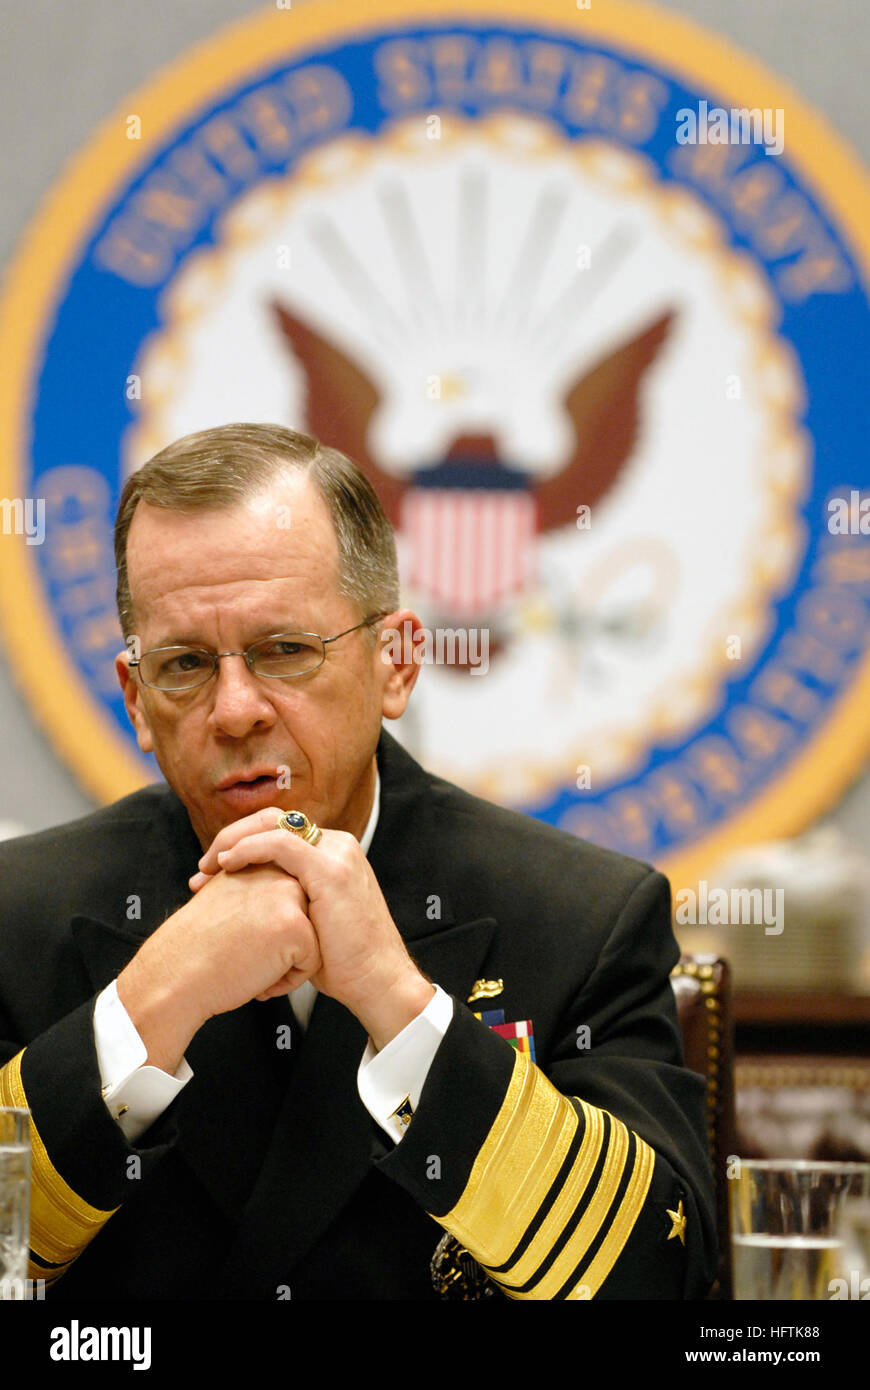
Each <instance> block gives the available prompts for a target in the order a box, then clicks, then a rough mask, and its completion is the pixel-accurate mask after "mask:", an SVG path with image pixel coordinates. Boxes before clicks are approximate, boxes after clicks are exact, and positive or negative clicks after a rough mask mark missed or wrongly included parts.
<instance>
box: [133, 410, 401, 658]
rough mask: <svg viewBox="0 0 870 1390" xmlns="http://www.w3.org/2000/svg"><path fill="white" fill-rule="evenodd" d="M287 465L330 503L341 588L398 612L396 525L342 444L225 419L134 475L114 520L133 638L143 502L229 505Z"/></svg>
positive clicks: (175, 506) (364, 607)
mask: <svg viewBox="0 0 870 1390" xmlns="http://www.w3.org/2000/svg"><path fill="white" fill-rule="evenodd" d="M287 469H298V470H300V471H302V472H304V473H306V474H307V475H308V477H310V478H311V481H312V483H313V484H314V486H315V487H316V488H317V491H318V492H319V493H320V496H321V497H322V498H323V500H324V502H325V503H326V505H327V507H328V508H329V513H330V516H331V517H332V523H333V526H334V527H335V534H336V539H337V540H338V554H339V566H338V581H339V582H338V588H339V593H340V594H342V595H344V596H345V597H346V598H349V599H350V600H351V601H352V602H353V603H355V604H356V605H357V606H358V608H359V610H360V617H362V616H364V615H366V614H368V613H392V612H393V611H394V610H395V609H397V608H398V606H399V574H398V567H397V563H396V542H395V538H394V536H393V529H392V527H391V526H390V523H389V521H388V520H387V517H386V515H385V513H384V509H383V507H382V506H381V504H380V502H379V500H378V497H377V494H376V493H375V491H374V488H373V487H372V485H371V483H370V482H369V480H368V478H367V477H366V476H365V474H364V473H363V472H362V470H361V469H360V468H358V467H357V465H356V464H355V463H352V462H351V460H350V459H349V458H347V457H346V456H345V455H344V454H342V453H339V451H338V450H337V449H330V448H328V447H327V446H326V445H323V444H321V443H320V442H319V441H318V440H317V439H314V438H313V437H312V436H311V435H307V434H298V433H297V432H296V431H295V430H289V429H284V428H283V426H281V425H248V424H238V425H221V426H219V427H218V428H217V429H210V430H200V431H199V432H198V433H197V434H187V435H185V436H184V437H183V438H182V439H177V440H176V441H175V442H174V443H173V444H169V445H167V447H166V448H165V449H161V450H160V452H159V453H158V454H155V455H154V457H153V458H151V459H149V461H148V462H147V463H145V464H143V465H142V467H141V468H140V469H138V471H137V472H136V473H134V474H133V475H132V477H130V478H129V479H128V480H127V483H126V485H125V487H124V490H123V492H122V493H121V500H120V503H119V505H118V516H117V519H116V521H115V563H116V565H117V569H118V587H117V601H118V616H119V618H120V620H121V630H122V632H123V633H124V637H125V638H126V637H128V636H129V635H130V633H131V632H132V629H133V600H132V596H131V593H130V583H129V578H128V574H127V535H128V532H129V530H130V524H131V522H132V520H133V513H134V512H135V510H136V507H137V506H138V505H139V503H140V502H146V503H147V504H148V506H150V507H163V508H165V509H166V510H167V511H174V512H198V511H215V510H229V509H230V508H232V507H237V506H239V505H240V504H241V503H242V502H245V501H247V499H248V498H250V497H252V496H254V495H255V494H256V493H257V492H259V491H260V490H261V489H262V488H264V487H267V486H268V485H269V484H270V483H271V482H272V480H273V479H274V478H276V477H277V476H278V475H279V474H280V473H282V472H284V471H286V470H287Z"/></svg>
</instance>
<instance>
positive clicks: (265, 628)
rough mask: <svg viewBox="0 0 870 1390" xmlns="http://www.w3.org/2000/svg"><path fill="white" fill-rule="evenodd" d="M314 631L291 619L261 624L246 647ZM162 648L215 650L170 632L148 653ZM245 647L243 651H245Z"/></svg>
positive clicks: (205, 644) (202, 643) (199, 641)
mask: <svg viewBox="0 0 870 1390" xmlns="http://www.w3.org/2000/svg"><path fill="white" fill-rule="evenodd" d="M315 630H316V629H313V628H307V627H303V626H302V624H301V623H294V622H293V620H292V619H288V618H285V619H284V621H283V623H281V622H278V623H274V624H272V625H266V624H261V626H260V628H259V629H258V631H257V635H256V636H255V637H252V638H251V639H250V641H249V642H248V644H247V647H252V646H253V645H254V643H255V642H262V640H263V638H264V637H275V636H277V635H278V634H279V633H282V632H312V631H315ZM163 647H201V648H202V650H203V651H207V652H213V651H215V650H216V648H215V647H213V646H212V645H211V643H210V642H204V641H203V640H202V638H201V637H191V636H190V635H189V634H183V635H181V636H179V635H178V634H177V633H175V632H172V633H170V634H169V635H168V636H164V637H162V638H159V639H158V640H156V641H155V642H154V645H153V646H152V647H149V649H148V650H149V651H152V652H153V651H160V650H161V649H162V648H163ZM247 647H246V648H245V650H247Z"/></svg>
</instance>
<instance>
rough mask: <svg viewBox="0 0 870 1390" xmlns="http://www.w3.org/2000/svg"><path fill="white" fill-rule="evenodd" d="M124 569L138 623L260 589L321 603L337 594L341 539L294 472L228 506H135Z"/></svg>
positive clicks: (317, 498) (313, 493)
mask: <svg viewBox="0 0 870 1390" xmlns="http://www.w3.org/2000/svg"><path fill="white" fill-rule="evenodd" d="M127 567H128V577H129V582H130V590H131V596H132V599H133V603H134V606H135V607H136V609H137V615H138V616H139V617H140V619H141V618H142V617H144V616H145V615H146V614H147V613H148V611H149V610H153V609H154V608H155V607H156V608H157V609H164V608H173V607H175V602H174V600H177V601H182V600H184V599H185V598H186V599H188V600H190V601H197V600H201V601H203V602H208V601H209V597H210V596H214V598H215V599H216V600H217V601H220V602H223V603H234V602H236V601H242V600H244V598H245V597H246V595H247V594H248V593H250V592H252V591H256V590H257V589H258V587H259V586H260V585H262V586H263V589H264V590H266V591H268V590H275V591H276V592H277V591H278V590H280V589H283V588H288V587H296V588H298V590H299V592H300V595H303V594H305V593H306V592H310V594H311V596H312V598H314V597H316V598H318V599H322V598H323V597H325V596H327V595H329V594H331V593H335V592H337V589H338V541H337V539H336V536H335V531H334V528H333V525H332V521H331V518H330V515H329V511H328V508H327V506H326V504H325V502H324V501H323V499H322V498H321V497H320V496H319V494H318V493H317V492H316V490H315V489H314V488H313V487H312V486H311V485H310V484H309V483H308V481H307V479H305V478H304V476H301V475H299V476H297V477H296V478H290V479H286V480H285V479H282V480H278V481H276V483H275V484H274V485H272V486H271V487H269V488H267V489H263V490H262V491H260V492H258V493H256V494H254V495H252V496H251V497H249V498H247V499H246V500H245V501H243V502H241V503H240V504H238V505H236V506H232V507H228V508H220V509H214V508H210V509H208V510H197V511H193V512H175V511H169V510H167V509H165V508H160V507H152V506H149V505H148V504H147V503H145V502H140V504H139V506H138V507H137V508H136V511H135V513H134V515H133V520H132V522H131V525H130V531H129V536H128V542H127Z"/></svg>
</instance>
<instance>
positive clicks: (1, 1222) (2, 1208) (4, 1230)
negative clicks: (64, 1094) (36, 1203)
mask: <svg viewBox="0 0 870 1390" xmlns="http://www.w3.org/2000/svg"><path fill="white" fill-rule="evenodd" d="M29 1248H30V1111H29V1110H24V1109H17V1108H15V1109H13V1108H3V1107H0V1301H9V1300H18V1299H22V1300H23V1299H24V1298H26V1296H27V1260H28V1254H29Z"/></svg>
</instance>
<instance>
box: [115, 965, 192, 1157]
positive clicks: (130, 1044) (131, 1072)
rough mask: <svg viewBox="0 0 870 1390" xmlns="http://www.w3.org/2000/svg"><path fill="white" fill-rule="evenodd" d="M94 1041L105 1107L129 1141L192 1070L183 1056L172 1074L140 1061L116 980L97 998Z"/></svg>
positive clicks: (142, 1055) (141, 1049)
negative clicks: (147, 1065)
mask: <svg viewBox="0 0 870 1390" xmlns="http://www.w3.org/2000/svg"><path fill="white" fill-rule="evenodd" d="M94 1041H95V1042H96V1047H97V1062H98V1064H99V1068H100V1082H101V1085H102V1094H103V1100H104V1101H105V1104H106V1108H107V1110H108V1112H109V1114H110V1115H111V1117H112V1119H113V1120H115V1122H116V1123H117V1124H118V1125H119V1126H120V1128H121V1131H122V1132H123V1134H124V1137H125V1138H126V1139H127V1140H128V1141H129V1142H130V1143H131V1144H134V1143H135V1142H136V1140H137V1139H138V1138H139V1136H140V1134H144V1133H145V1130H146V1129H147V1128H148V1126H149V1125H152V1124H153V1123H154V1121H155V1120H156V1119H157V1117H158V1115H161V1114H162V1113H163V1111H164V1110H165V1109H166V1107H167V1106H168V1105H169V1104H170V1103H171V1102H172V1101H173V1100H174V1099H175V1097H176V1096H177V1095H178V1093H179V1091H181V1090H183V1089H184V1087H185V1086H186V1085H187V1083H188V1081H189V1080H190V1078H191V1077H192V1076H193V1072H192V1071H191V1069H190V1067H189V1066H188V1065H187V1062H186V1061H185V1060H184V1058H182V1059H181V1062H180V1063H179V1066H178V1070H177V1072H176V1073H175V1075H174V1076H170V1075H169V1073H168V1072H165V1071H161V1070H160V1068H159V1067H146V1066H143V1065H142V1064H143V1062H144V1061H145V1059H146V1057H147V1056H148V1051H147V1049H146V1047H145V1044H144V1043H143V1041H142V1039H141V1038H140V1037H139V1034H138V1032H137V1031H136V1027H135V1025H134V1023H133V1020H132V1019H131V1018H130V1015H129V1014H128V1013H127V1010H126V1009H125V1008H124V1005H123V1004H122V1003H121V1001H120V999H119V998H118V987H117V981H115V980H113V981H112V983H111V984H110V985H107V986H106V988H105V989H104V990H103V992H102V994H100V995H99V996H98V997H97V1002H96V1004H95V1006H94Z"/></svg>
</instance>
